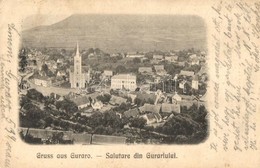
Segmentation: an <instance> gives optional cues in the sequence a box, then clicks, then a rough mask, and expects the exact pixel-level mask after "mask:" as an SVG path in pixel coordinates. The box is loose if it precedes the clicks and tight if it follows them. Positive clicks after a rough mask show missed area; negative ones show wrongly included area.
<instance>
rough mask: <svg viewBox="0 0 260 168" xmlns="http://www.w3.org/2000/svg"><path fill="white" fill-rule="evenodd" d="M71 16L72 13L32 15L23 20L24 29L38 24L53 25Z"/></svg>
mask: <svg viewBox="0 0 260 168" xmlns="http://www.w3.org/2000/svg"><path fill="white" fill-rule="evenodd" d="M69 16H70V15H40V14H38V15H31V16H29V17H27V18H25V19H24V20H23V30H26V29H30V28H33V27H37V26H43V25H51V24H53V23H56V22H59V21H61V20H63V19H65V18H67V17H69Z"/></svg>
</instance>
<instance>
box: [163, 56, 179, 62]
mask: <svg viewBox="0 0 260 168" xmlns="http://www.w3.org/2000/svg"><path fill="white" fill-rule="evenodd" d="M164 59H165V61H168V62H172V63H173V62H177V61H178V56H177V55H169V56H165V58H164Z"/></svg>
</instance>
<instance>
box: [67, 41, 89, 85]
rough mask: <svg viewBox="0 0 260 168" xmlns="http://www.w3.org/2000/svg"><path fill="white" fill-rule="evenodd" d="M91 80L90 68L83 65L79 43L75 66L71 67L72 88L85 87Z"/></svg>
mask: <svg viewBox="0 0 260 168" xmlns="http://www.w3.org/2000/svg"><path fill="white" fill-rule="evenodd" d="M89 80H90V69H89V68H88V67H85V66H82V58H81V56H80V54H79V45H78V43H77V51H76V55H75V56H74V66H71V67H70V85H71V88H85V87H86V84H87V83H89Z"/></svg>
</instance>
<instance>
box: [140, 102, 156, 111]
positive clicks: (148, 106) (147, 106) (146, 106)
mask: <svg viewBox="0 0 260 168" xmlns="http://www.w3.org/2000/svg"><path fill="white" fill-rule="evenodd" d="M139 109H140V111H142V112H153V113H159V112H160V109H161V105H159V104H158V105H153V104H148V103H146V104H144V106H142V107H140V108H139Z"/></svg>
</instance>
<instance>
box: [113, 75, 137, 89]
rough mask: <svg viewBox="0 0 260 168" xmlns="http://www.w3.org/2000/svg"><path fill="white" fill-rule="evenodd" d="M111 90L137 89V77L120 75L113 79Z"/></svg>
mask: <svg viewBox="0 0 260 168" xmlns="http://www.w3.org/2000/svg"><path fill="white" fill-rule="evenodd" d="M111 89H126V90H131V91H134V90H135V89H136V76H135V75H131V74H119V75H115V76H113V77H112V78H111Z"/></svg>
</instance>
